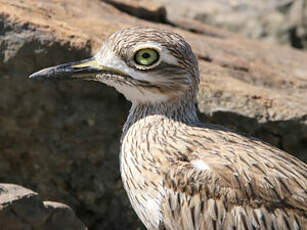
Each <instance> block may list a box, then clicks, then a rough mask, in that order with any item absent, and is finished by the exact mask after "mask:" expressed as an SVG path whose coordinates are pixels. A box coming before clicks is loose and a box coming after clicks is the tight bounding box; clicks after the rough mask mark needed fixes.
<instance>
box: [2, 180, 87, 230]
mask: <svg viewBox="0 0 307 230" xmlns="http://www.w3.org/2000/svg"><path fill="white" fill-rule="evenodd" d="M0 229H5V230H21V229H22V230H27V229H29V230H32V229H35V230H49V229H50V230H51V229H52V230H54V229H61V230H70V229H71V230H78V229H80V230H86V229H87V228H86V227H85V225H84V224H83V223H82V222H81V221H80V220H79V219H78V218H77V217H76V216H75V214H74V212H73V211H72V209H71V208H70V207H68V206H67V205H64V204H61V203H56V202H50V201H47V202H44V203H43V202H42V201H41V199H40V197H39V195H38V194H37V193H35V192H33V191H31V190H29V189H26V188H24V187H22V186H19V185H15V184H0Z"/></svg>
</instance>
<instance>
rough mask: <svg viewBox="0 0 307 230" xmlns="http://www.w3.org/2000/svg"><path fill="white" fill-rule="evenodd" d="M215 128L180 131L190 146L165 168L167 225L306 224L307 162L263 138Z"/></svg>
mask: <svg viewBox="0 0 307 230" xmlns="http://www.w3.org/2000/svg"><path fill="white" fill-rule="evenodd" d="M210 129H211V130H210V132H206V128H195V127H193V128H191V129H190V130H189V129H187V130H185V131H184V132H183V133H179V135H181V137H182V136H184V135H186V136H187V137H189V138H190V139H189V143H182V141H183V140H184V139H183V138H180V141H181V143H180V146H186V147H185V149H188V150H189V151H188V152H186V155H185V156H184V157H183V158H182V159H184V160H180V161H174V162H173V165H172V167H171V168H170V170H168V171H167V172H166V173H165V179H164V187H166V188H167V193H166V195H165V196H166V197H167V199H166V200H167V202H163V204H162V213H163V216H164V220H163V222H164V229H167V230H204V229H206V230H207V229H212V230H217V229H238V230H240V229H242V230H247V229H248V230H253V229H260V230H261V229H263V230H266V229H284V230H288V229H289V230H290V229H291V230H292V229H293V230H297V229H304V228H305V227H306V226H307V221H306V219H307V190H306V186H307V179H306V176H307V167H306V165H305V164H304V163H303V162H301V161H299V160H298V159H296V158H294V157H292V156H291V155H289V154H287V153H285V152H283V151H281V150H279V149H276V148H274V147H272V146H269V145H267V144H265V143H263V142H261V141H259V140H256V139H250V138H246V137H244V136H241V135H239V134H236V133H232V132H231V133H229V132H228V131H227V130H224V129H223V130H222V129H217V130H216V132H212V127H210ZM191 137H193V138H195V139H197V145H194V146H193V145H192V144H191V143H194V139H192V140H191ZM172 139H173V140H174V139H176V137H172ZM230 143H231V144H230ZM173 148H174V149H176V146H173ZM180 152H181V154H182V153H184V150H182V149H180ZM195 161H198V163H199V161H202V162H203V163H204V165H206V166H208V168H206V167H203V169H202V167H199V166H198V167H195V164H193V162H195Z"/></svg>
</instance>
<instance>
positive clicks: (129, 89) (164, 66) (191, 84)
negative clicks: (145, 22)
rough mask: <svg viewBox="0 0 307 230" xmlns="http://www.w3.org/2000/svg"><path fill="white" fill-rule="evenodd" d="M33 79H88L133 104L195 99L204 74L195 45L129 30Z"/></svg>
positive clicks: (160, 33)
mask: <svg viewBox="0 0 307 230" xmlns="http://www.w3.org/2000/svg"><path fill="white" fill-rule="evenodd" d="M30 78H58V79H84V80H93V81H98V82H102V83H105V84H107V85H109V86H113V87H115V88H116V89H117V90H118V91H119V92H121V93H122V94H124V95H125V96H126V98H127V99H128V100H130V101H132V102H133V103H161V102H167V101H173V100H176V99H179V98H185V97H186V98H189V99H191V98H193V99H195V96H196V93H197V90H198V83H199V71H198V65H197V60H196V58H195V56H194V54H193V52H192V50H191V47H190V45H189V44H188V43H187V42H185V40H184V39H183V38H182V37H181V36H179V35H178V34H175V33H173V32H167V31H163V30H160V29H153V28H142V27H137V28H130V29H125V30H122V31H119V32H117V33H114V34H113V35H111V36H110V37H109V38H108V39H107V40H106V41H105V43H104V44H103V46H102V48H101V49H100V51H99V52H98V53H97V54H96V55H95V56H94V57H93V58H90V59H87V60H83V61H77V62H72V63H67V64H62V65H58V66H54V67H49V68H46V69H43V70H40V71H38V72H36V73H34V74H32V75H31V76H30Z"/></svg>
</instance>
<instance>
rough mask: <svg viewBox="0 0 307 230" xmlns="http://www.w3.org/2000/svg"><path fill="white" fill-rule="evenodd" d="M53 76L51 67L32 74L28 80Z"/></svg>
mask: <svg viewBox="0 0 307 230" xmlns="http://www.w3.org/2000/svg"><path fill="white" fill-rule="evenodd" d="M53 74H54V70H53V67H49V68H45V69H42V70H40V71H37V72H35V73H32V74H31V75H30V76H29V78H31V79H41V78H50V77H52V75H53Z"/></svg>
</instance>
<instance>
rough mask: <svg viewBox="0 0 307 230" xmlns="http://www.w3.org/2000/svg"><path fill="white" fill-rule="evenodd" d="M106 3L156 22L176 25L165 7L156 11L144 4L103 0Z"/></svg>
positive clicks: (132, 14)
mask: <svg viewBox="0 0 307 230" xmlns="http://www.w3.org/2000/svg"><path fill="white" fill-rule="evenodd" d="M101 1H103V2H104V3H106V4H109V5H111V6H113V7H115V8H116V9H118V10H119V11H121V12H124V13H127V14H129V15H131V16H134V17H137V18H140V19H143V20H146V21H150V22H156V23H163V24H167V25H171V26H174V24H173V23H172V22H170V21H169V20H168V19H167V16H166V15H167V13H166V9H165V7H159V8H157V9H156V10H155V11H151V10H149V9H146V8H144V7H142V6H133V5H129V4H125V3H124V2H120V1H114V0H101Z"/></svg>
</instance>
